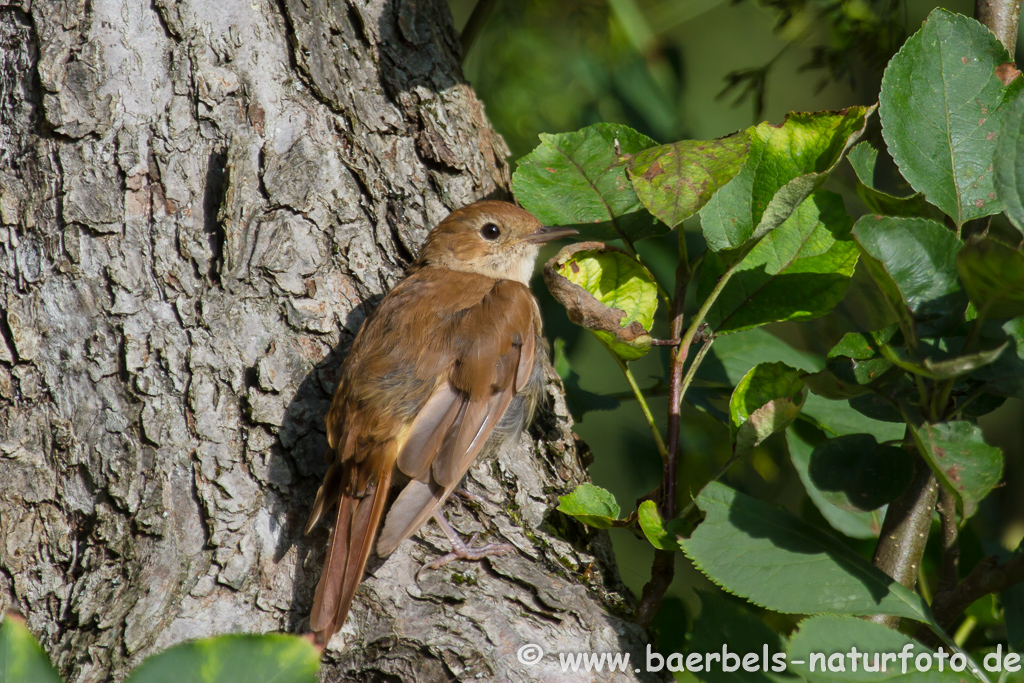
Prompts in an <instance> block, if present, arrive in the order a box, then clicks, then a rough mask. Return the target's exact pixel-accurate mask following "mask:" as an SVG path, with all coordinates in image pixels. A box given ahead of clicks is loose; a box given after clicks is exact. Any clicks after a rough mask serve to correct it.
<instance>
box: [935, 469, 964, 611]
mask: <svg viewBox="0 0 1024 683" xmlns="http://www.w3.org/2000/svg"><path fill="white" fill-rule="evenodd" d="M938 509H939V519H941V520H942V566H941V567H940V568H939V588H938V590H937V591H936V592H937V593H939V594H941V593H948V592H949V591H952V590H953V589H954V588H956V585H957V583H959V582H960V539H959V530H958V528H957V526H956V498H954V497H953V494H952V493H950V491H949V489H946V488H941V489H940V490H939V505H938Z"/></svg>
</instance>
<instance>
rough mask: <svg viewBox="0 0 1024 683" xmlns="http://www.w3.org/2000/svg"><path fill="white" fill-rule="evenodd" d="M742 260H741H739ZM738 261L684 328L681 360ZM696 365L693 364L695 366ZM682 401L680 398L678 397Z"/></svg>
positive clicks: (680, 348) (680, 345) (736, 266)
mask: <svg viewBox="0 0 1024 683" xmlns="http://www.w3.org/2000/svg"><path fill="white" fill-rule="evenodd" d="M741 260H742V259H741ZM739 265H740V261H737V262H736V263H734V264H732V265H731V266H729V268H728V269H727V270H726V271H725V272H724V273H722V276H721V277H720V278H718V282H716V283H715V288H714V289H712V290H711V293H710V294H708V298H707V299H706V300H705V301H704V303H703V304H702V305H701V307H700V310H698V311H697V313H696V315H694V316H693V318H692V319H691V320H690V326H689V327H687V328H686V334H684V335H683V341H682V342H680V344H679V353H680V354H683V358H685V357H686V352H687V350H688V349H689V348H690V344H692V343H693V338H694V337H695V336H697V330H698V329H699V328H700V326H701V324H703V323H704V318H705V317H707V314H708V311H710V310H711V307H712V306H714V305H715V301H716V300H717V299H718V296H719V295H720V294H721V293H722V290H723V289H725V286H726V285H727V284H728V283H729V278H731V277H732V276H733V274H734V273H735V272H736V270H737V269H738V268H739ZM695 365H696V364H694V366H695ZM691 371H694V372H695V371H696V370H695V368H693V367H691ZM680 399H682V396H680Z"/></svg>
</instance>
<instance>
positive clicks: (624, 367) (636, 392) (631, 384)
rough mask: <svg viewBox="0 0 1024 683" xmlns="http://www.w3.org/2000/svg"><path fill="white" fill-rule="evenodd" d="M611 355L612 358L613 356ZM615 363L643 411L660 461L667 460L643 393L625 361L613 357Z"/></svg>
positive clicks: (666, 451) (656, 426) (666, 453)
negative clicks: (659, 455)
mask: <svg viewBox="0 0 1024 683" xmlns="http://www.w3.org/2000/svg"><path fill="white" fill-rule="evenodd" d="M612 355H613V356H614V355H615V354H612ZM615 362H616V363H618V364H619V367H620V368H621V369H622V374H624V375H625V376H626V381H627V382H629V388H630V389H632V390H633V395H634V396H636V401H637V403H639V404H640V410H642V411H643V414H644V419H645V420H647V426H648V427H650V428H651V434H653V435H654V443H656V444H657V446H658V453H660V454H661V459H662V460H667V459H668V449H667V448H665V442H664V441H663V440H662V438H661V432H660V431H658V425H657V424H656V423H655V422H654V414H653V413H652V412H651V408H650V406H648V405H647V401H646V400H645V399H644V395H643V392H641V391H640V386H639V385H638V384H637V383H636V379H634V378H633V373H632V372H631V371H630V369H629V366H628V365H627V364H626V361H624V360H622V359H621V358H619V357H618V356H615Z"/></svg>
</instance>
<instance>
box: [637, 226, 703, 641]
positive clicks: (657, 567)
mask: <svg viewBox="0 0 1024 683" xmlns="http://www.w3.org/2000/svg"><path fill="white" fill-rule="evenodd" d="M678 231H679V234H678V238H679V265H677V266H676V287H675V292H674V294H675V296H674V297H673V298H672V305H671V306H670V308H669V315H670V316H671V320H670V328H671V330H670V334H669V336H670V337H672V338H673V339H679V337H680V336H681V334H682V331H683V308H684V307H685V305H686V289H687V287H689V284H690V278H691V276H692V271H691V270H690V260H689V257H688V255H687V252H686V234H685V233H684V232H683V229H682V228H681V227H680V228H678ZM692 340H693V336H692V335H691V336H690V338H689V339H684V340H682V343H680V345H679V346H676V347H675V349H674V350H673V351H672V367H671V370H670V372H669V389H668V397H669V398H668V446H667V447H666V457H665V461H664V468H663V470H662V481H661V494H662V495H661V501H660V505H659V508H660V509H661V514H662V516H663V517H664V518H665V519H673V518H674V517H675V516H676V477H677V476H678V475H677V472H678V462H679V415H680V412H679V411H680V408H681V405H680V404H681V403H682V393H681V386H682V381H683V365H685V364H686V356H687V354H688V353H689V350H690V346H689V345H690V342H691V341H692ZM674 576H675V553H674V552H672V551H665V550H656V551H654V563H653V564H652V565H651V580H650V581H648V582H647V584H646V585H645V586H644V590H643V593H642V594H641V596H640V604H638V605H637V608H636V623H638V624H640V625H641V626H643V627H644V628H646V627H648V626H650V624H651V620H652V619H653V618H654V615H655V614H657V613H658V610H659V609H661V600H662V598H663V597H664V595H665V591H667V590H668V587H669V586H670V585H671V584H672V578H673V577H674Z"/></svg>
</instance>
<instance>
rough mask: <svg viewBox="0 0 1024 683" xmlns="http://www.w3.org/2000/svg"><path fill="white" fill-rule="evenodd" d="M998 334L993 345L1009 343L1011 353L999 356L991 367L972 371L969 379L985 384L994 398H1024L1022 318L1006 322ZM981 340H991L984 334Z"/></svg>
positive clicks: (1023, 321)
mask: <svg viewBox="0 0 1024 683" xmlns="http://www.w3.org/2000/svg"><path fill="white" fill-rule="evenodd" d="M988 327H990V326H986V327H985V328H982V329H983V330H985V329H986V328H988ZM998 333H999V334H998V336H997V337H996V338H995V339H994V340H993V341H994V343H1000V342H1002V343H1009V344H1010V346H1011V347H1012V348H1011V351H1009V352H1007V353H1003V354H1002V355H1000V356H999V358H997V359H996V361H995V362H994V363H992V364H991V365H986V366H983V367H981V368H978V369H977V370H975V371H973V372H972V373H971V377H972V378H974V379H978V380H981V381H983V382H985V383H986V385H985V389H986V390H987V391H988V392H989V393H990V394H993V395H995V396H1005V397H1010V398H1024V318H1014V319H1013V320H1008V321H1006V322H1005V323H1003V325H1002V326H1001V327H1000V328H999V330H998ZM982 338H983V339H985V341H989V339H991V338H990V337H988V335H986V334H985V332H983V333H982ZM983 343H984V342H983Z"/></svg>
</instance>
